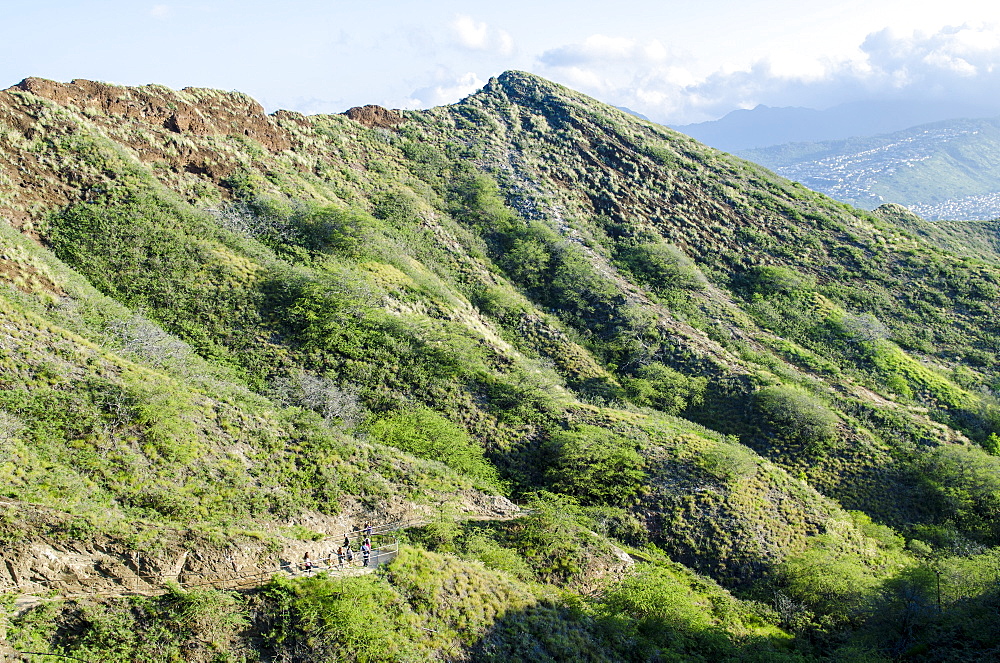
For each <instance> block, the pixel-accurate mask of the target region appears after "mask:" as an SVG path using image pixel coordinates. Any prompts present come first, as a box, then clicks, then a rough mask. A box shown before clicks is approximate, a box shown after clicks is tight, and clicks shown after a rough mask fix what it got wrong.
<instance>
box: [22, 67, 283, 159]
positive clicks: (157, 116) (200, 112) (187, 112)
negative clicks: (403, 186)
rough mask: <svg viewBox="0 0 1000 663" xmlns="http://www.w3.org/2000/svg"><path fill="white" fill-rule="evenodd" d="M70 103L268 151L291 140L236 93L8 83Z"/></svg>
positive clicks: (90, 111) (83, 83)
mask: <svg viewBox="0 0 1000 663" xmlns="http://www.w3.org/2000/svg"><path fill="white" fill-rule="evenodd" d="M15 90H19V91H22V92H30V93H31V94H33V95H35V96H37V97H42V98H43V99H48V100H49V101H53V102H55V103H57V104H59V105H60V106H75V107H76V108H78V109H80V110H82V111H85V112H88V114H89V115H91V117H92V118H95V119H99V118H100V117H101V116H110V117H114V118H124V119H129V120H139V121H142V122H145V123H148V124H151V125H154V126H160V127H164V128H166V129H169V130H170V131H173V132H175V133H181V134H183V133H189V134H194V135H197V136H212V135H218V136H227V135H241V136H246V137H248V138H252V139H254V140H256V141H257V142H259V143H260V144H261V145H263V146H264V147H265V148H266V149H268V150H270V151H272V152H280V151H282V150H287V149H288V148H289V147H290V146H291V141H290V140H289V138H288V136H287V135H286V133H285V131H284V130H282V129H281V128H280V127H278V125H277V124H276V123H275V122H274V120H273V119H272V118H271V117H269V116H268V115H267V114H266V113H265V112H264V108H263V106H261V105H260V104H258V103H257V102H256V101H254V100H253V99H251V98H250V97H248V96H246V95H244V94H241V93H238V92H220V91H218V90H205V89H201V88H190V87H188V88H184V89H183V90H181V91H180V92H174V91H173V90H170V89H168V88H165V87H162V86H159V85H146V86H143V87H121V86H117V85H109V84H107V83H98V82H95V81H88V80H82V79H76V80H73V81H72V82H70V83H58V82H56V81H50V80H47V79H44V78H26V79H24V80H23V81H21V82H20V83H18V84H17V85H15V86H13V87H11V88H9V89H8V90H7V91H8V92H12V91H15Z"/></svg>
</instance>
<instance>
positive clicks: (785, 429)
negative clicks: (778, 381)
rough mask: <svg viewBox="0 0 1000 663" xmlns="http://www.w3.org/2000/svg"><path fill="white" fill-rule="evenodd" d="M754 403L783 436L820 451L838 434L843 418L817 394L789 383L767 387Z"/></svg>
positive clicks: (758, 394) (761, 391)
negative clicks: (823, 402) (813, 394)
mask: <svg viewBox="0 0 1000 663" xmlns="http://www.w3.org/2000/svg"><path fill="white" fill-rule="evenodd" d="M754 405H755V406H756V408H757V410H758V411H759V412H760V413H761V414H762V415H763V416H764V418H765V419H766V420H767V422H768V423H769V424H770V425H771V426H772V427H774V428H775V429H776V430H777V432H778V434H779V435H781V436H782V437H784V438H786V439H788V440H791V441H795V442H798V443H799V444H802V445H803V446H804V447H806V448H807V449H809V450H812V451H819V450H821V449H823V448H824V447H826V446H827V445H829V444H830V443H831V442H833V441H834V440H835V439H836V437H837V424H838V423H839V422H840V419H839V417H837V415H836V414H835V413H834V412H833V411H832V410H830V408H828V407H826V406H825V405H823V404H822V403H821V402H820V401H819V400H817V399H816V397H815V396H812V395H811V394H809V393H807V392H805V391H802V390H800V389H796V388H794V387H789V386H785V385H776V386H773V387H765V388H763V389H761V390H760V391H758V392H757V393H756V394H755V395H754Z"/></svg>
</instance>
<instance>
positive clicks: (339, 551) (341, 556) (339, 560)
mask: <svg viewBox="0 0 1000 663" xmlns="http://www.w3.org/2000/svg"><path fill="white" fill-rule="evenodd" d="M337 566H339V567H340V568H344V547H343V546H341V547H339V548H337Z"/></svg>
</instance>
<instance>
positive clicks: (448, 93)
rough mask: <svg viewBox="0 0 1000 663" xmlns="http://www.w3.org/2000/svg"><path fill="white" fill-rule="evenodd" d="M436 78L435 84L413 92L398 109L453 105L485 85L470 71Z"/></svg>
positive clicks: (440, 75)
mask: <svg viewBox="0 0 1000 663" xmlns="http://www.w3.org/2000/svg"><path fill="white" fill-rule="evenodd" d="M437 77H438V82H437V84H435V85H429V86H427V87H424V88H420V89H419V90H414V91H413V93H412V94H411V95H410V97H409V98H408V99H405V100H403V101H402V102H401V103H400V104H399V107H400V108H407V109H414V108H430V107H431V106H441V105H443V104H453V103H455V102H456V101H459V100H460V99H464V98H465V97H467V96H469V95H470V94H472V93H473V92H475V91H476V90H478V89H479V88H481V87H483V86H484V85H486V83H485V82H484V81H482V80H481V79H480V78H479V76H477V75H476V74H475V72H471V71H470V72H467V73H465V74H461V75H458V76H455V75H448V74H447V73H444V72H438V74H437Z"/></svg>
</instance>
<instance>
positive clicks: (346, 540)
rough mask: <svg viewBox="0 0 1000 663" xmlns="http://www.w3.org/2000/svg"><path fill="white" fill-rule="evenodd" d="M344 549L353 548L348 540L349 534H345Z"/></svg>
mask: <svg viewBox="0 0 1000 663" xmlns="http://www.w3.org/2000/svg"><path fill="white" fill-rule="evenodd" d="M344 547H345V548H350V547H351V540H350V539H348V538H347V534H346V533H345V534H344Z"/></svg>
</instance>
